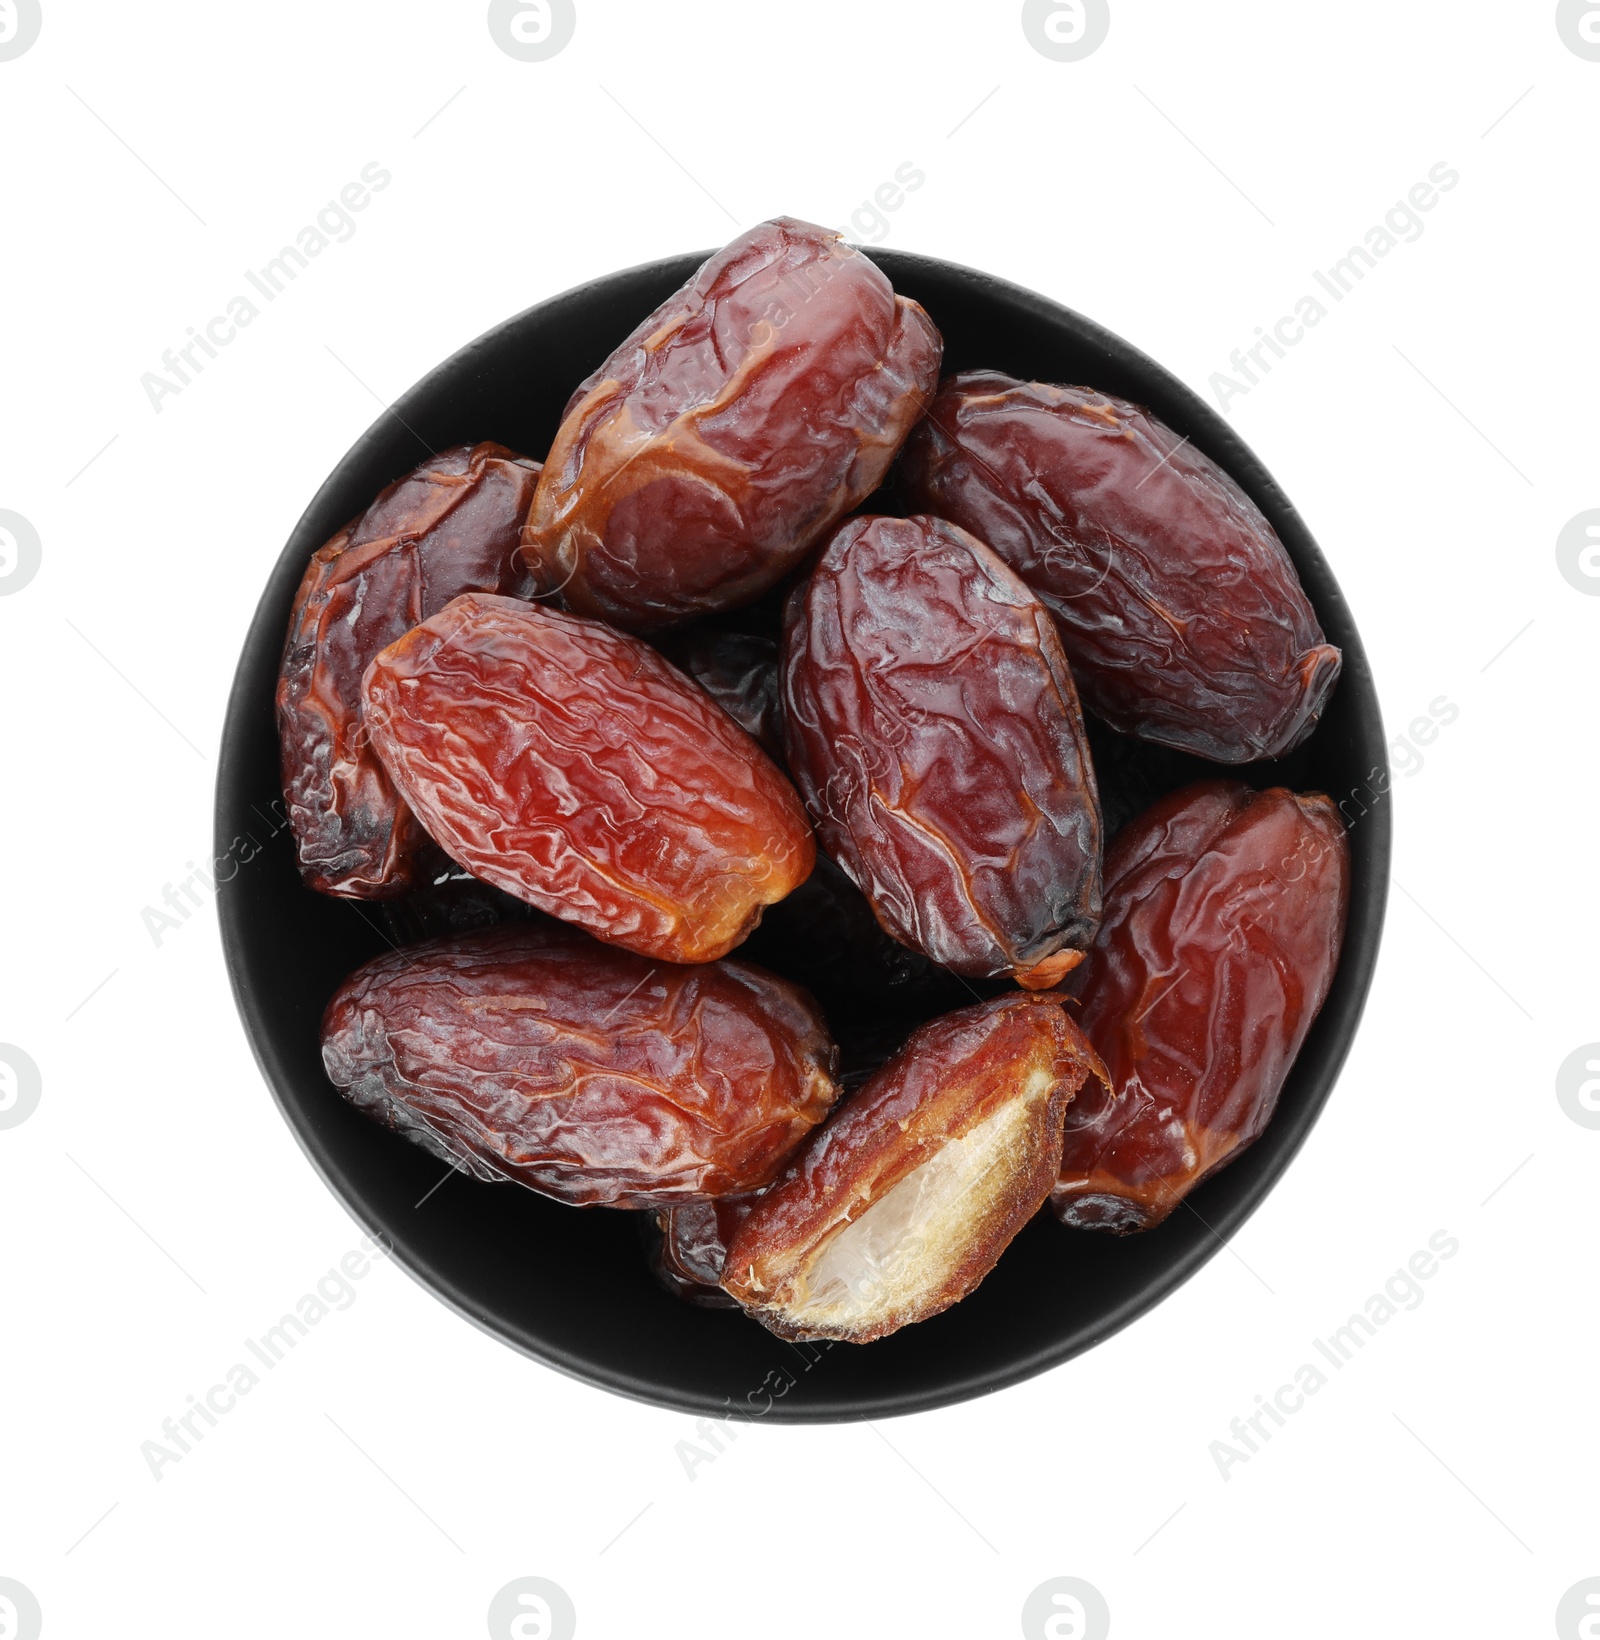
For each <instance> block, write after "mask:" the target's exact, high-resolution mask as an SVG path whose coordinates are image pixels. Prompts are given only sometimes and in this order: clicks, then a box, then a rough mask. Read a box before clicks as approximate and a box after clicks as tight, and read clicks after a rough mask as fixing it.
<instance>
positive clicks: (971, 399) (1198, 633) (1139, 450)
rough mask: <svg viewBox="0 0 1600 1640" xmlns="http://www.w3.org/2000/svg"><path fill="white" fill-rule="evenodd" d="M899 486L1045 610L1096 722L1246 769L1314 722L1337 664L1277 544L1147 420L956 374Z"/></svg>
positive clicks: (1081, 392) (1061, 393)
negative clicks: (956, 527)
mask: <svg viewBox="0 0 1600 1640" xmlns="http://www.w3.org/2000/svg"><path fill="white" fill-rule="evenodd" d="M899 477H900V481H901V483H902V485H903V487H904V490H905V492H906V493H907V494H908V495H909V496H910V498H911V499H912V501H913V502H914V504H915V505H916V506H917V507H918V508H921V509H925V510H926V511H929V512H934V513H938V514H939V515H940V516H941V517H943V518H949V519H952V520H954V522H956V523H958V524H960V525H962V526H963V527H964V528H966V529H969V530H971V531H972V532H973V534H975V535H976V536H978V537H979V539H980V540H982V541H985V542H986V543H987V544H988V545H989V546H991V547H992V548H993V549H994V550H995V551H996V552H997V553H999V555H1000V556H1001V557H1002V558H1003V559H1005V561H1006V562H1007V563H1008V564H1010V565H1011V567H1012V568H1013V569H1014V570H1015V571H1016V572H1017V573H1018V574H1019V575H1020V576H1021V577H1022V578H1023V580H1024V581H1026V582H1027V583H1028V585H1029V586H1031V587H1032V588H1033V589H1034V591H1036V592H1037V593H1038V594H1039V596H1040V597H1041V598H1043V599H1044V601H1045V602H1046V603H1047V604H1048V605H1049V606H1050V609H1051V611H1052V612H1053V613H1054V615H1055V617H1056V619H1057V621H1059V622H1060V625H1061V639H1062V642H1063V643H1064V644H1065V646H1066V651H1067V657H1068V659H1069V660H1070V661H1071V662H1072V667H1073V672H1074V675H1075V676H1076V678H1077V680H1078V685H1079V687H1080V688H1081V689H1082V691H1083V699H1084V703H1085V705H1086V706H1088V708H1089V709H1090V711H1092V712H1095V713H1097V714H1098V715H1099V716H1100V717H1103V718H1104V719H1105V720H1106V722H1107V723H1109V724H1110V725H1111V726H1112V727H1113V728H1114V729H1118V730H1121V731H1122V732H1123V733H1124V734H1129V735H1137V736H1139V737H1140V738H1141V739H1144V740H1153V741H1158V742H1160V743H1161V744H1162V745H1165V746H1174V747H1177V748H1178V749H1179V750H1181V751H1187V752H1193V753H1195V754H1197V755H1198V756H1200V757H1204V758H1207V759H1209V760H1210V761H1212V762H1214V763H1249V762H1253V761H1255V760H1257V759H1260V758H1272V757H1281V756H1282V755H1283V754H1284V753H1285V752H1287V751H1289V750H1291V749H1292V748H1293V747H1295V746H1297V745H1298V744H1299V743H1300V742H1301V741H1302V740H1304V739H1305V738H1306V736H1307V735H1309V734H1310V733H1311V731H1312V729H1313V728H1315V726H1316V723H1317V718H1318V715H1319V714H1320V713H1321V711H1322V709H1323V707H1324V706H1325V705H1326V703H1327V701H1328V698H1329V696H1330V695H1331V694H1332V692H1333V687H1334V684H1335V683H1336V682H1337V681H1338V677H1339V669H1340V664H1341V662H1340V655H1339V651H1338V650H1337V649H1335V648H1333V647H1332V646H1331V645H1330V644H1329V643H1328V642H1327V641H1326V639H1325V638H1324V637H1323V633H1322V628H1321V627H1320V626H1319V625H1318V624H1317V618H1316V615H1315V614H1314V613H1313V612H1312V608H1311V605H1310V603H1309V601H1308V600H1307V598H1306V595H1305V592H1304V591H1303V589H1302V588H1301V586H1300V582H1299V578H1298V577H1297V576H1296V574H1295V570H1294V565H1293V564H1292V563H1291V562H1290V560H1289V555H1288V553H1287V552H1286V551H1285V550H1284V547H1283V543H1282V542H1281V541H1280V540H1279V539H1278V537H1277V535H1276V534H1275V533H1274V531H1273V529H1272V526H1271V525H1270V524H1269V523H1268V522H1267V520H1266V519H1265V518H1264V517H1263V516H1262V515H1261V513H1260V511H1259V510H1258V509H1257V507H1256V505H1255V503H1254V502H1252V501H1251V500H1250V498H1249V497H1248V496H1247V495H1246V494H1245V493H1244V491H1243V490H1241V489H1240V488H1239V486H1238V485H1237V484H1236V483H1234V481H1233V480H1232V479H1231V478H1229V477H1228V475H1227V474H1226V473H1224V472H1223V471H1222V469H1221V468H1220V467H1218V466H1217V464H1216V463H1215V462H1213V461H1212V460H1211V459H1210V458H1209V457H1207V456H1204V455H1202V454H1201V453H1200V451H1198V450H1197V449H1196V448H1195V447H1194V445H1192V444H1190V443H1187V442H1185V441H1183V440H1181V439H1179V437H1178V436H1177V434H1176V433H1174V432H1173V431H1172V429H1171V428H1169V427H1167V426H1165V425H1163V424H1162V423H1161V422H1159V421H1157V420H1156V418H1155V417H1154V416H1152V415H1151V414H1150V413H1149V411H1147V410H1143V409H1140V408H1139V406H1137V405H1134V404H1129V403H1127V402H1126V401H1125V400H1122V399H1114V398H1109V397H1107V396H1106V395H1105V394H1103V393H1096V392H1094V391H1093V390H1091V389H1089V388H1084V387H1052V386H1048V385H1046V384H1045V383H1042V382H1022V381H1017V380H1016V379H1015V378H1013V377H1011V376H1005V375H1001V374H1000V373H999V372H997V371H989V370H979V371H971V372H968V373H967V374H964V375H959V376H953V377H951V378H949V379H948V380H947V381H946V382H945V383H944V384H943V386H942V387H941V388H940V390H939V395H938V397H937V398H936V399H935V400H934V403H933V406H932V408H931V409H930V411H929V413H928V417H927V420H926V421H924V422H923V424H922V425H921V426H920V427H919V428H918V429H917V432H916V434H915V435H914V436H913V438H912V439H911V442H910V443H909V445H908V446H907V449H906V456H905V460H904V462H903V463H902V466H901V472H900V475H899Z"/></svg>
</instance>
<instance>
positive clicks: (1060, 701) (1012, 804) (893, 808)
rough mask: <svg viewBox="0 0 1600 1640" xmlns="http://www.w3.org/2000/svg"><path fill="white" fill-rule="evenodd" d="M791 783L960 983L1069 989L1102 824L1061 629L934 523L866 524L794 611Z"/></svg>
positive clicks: (842, 540) (838, 849)
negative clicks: (1065, 978) (977, 979)
mask: <svg viewBox="0 0 1600 1640" xmlns="http://www.w3.org/2000/svg"><path fill="white" fill-rule="evenodd" d="M783 668H784V717H785V733H786V737H787V741H786V743H787V746H788V751H789V767H790V770H791V771H792V773H793V775H794V777H795V780H796V782H797V783H798V785H799V786H800V789H801V791H802V793H803V794H804V796H805V799H806V803H807V806H808V807H809V809H810V811H811V813H812V816H813V818H814V819H815V820H816V823H817V829H818V833H819V836H820V839H821V842H822V846H823V848H824V849H825V850H826V852H827V853H828V854H829V855H831V856H832V858H833V859H834V860H836V861H837V862H838V863H839V864H840V865H841V866H842V867H843V868H844V869H845V871H846V872H847V873H848V874H849V875H850V877H851V878H852V879H853V880H854V881H855V882H856V883H857V884H858V885H859V887H860V888H861V891H862V892H863V893H864V894H865V895H866V897H867V899H868V901H869V902H870V903H871V905H872V908H873V910H874V912H875V913H876V914H877V916H878V919H879V921H880V922H881V923H882V924H883V926H884V928H885V929H887V930H888V932H889V933H890V934H891V935H893V936H894V938H895V939H897V940H899V941H900V942H901V943H902V944H904V945H907V946H910V947H911V948H912V949H913V950H916V951H920V952H923V953H924V954H925V955H927V956H928V957H931V958H932V959H933V960H934V961H935V962H938V963H941V964H943V965H944V966H945V967H947V968H950V969H952V970H954V971H955V972H956V973H958V974H968V975H982V976H998V975H1007V976H1014V977H1015V978H1017V979H1018V980H1019V981H1020V982H1021V983H1023V984H1025V985H1039V986H1047V985H1051V984H1054V983H1056V982H1057V981H1058V980H1059V979H1060V978H1061V976H1062V975H1063V974H1064V973H1065V972H1066V971H1067V970H1068V969H1069V968H1070V967H1071V966H1072V964H1073V963H1074V962H1075V961H1076V960H1077V958H1078V956H1079V955H1080V954H1081V952H1082V951H1083V950H1085V949H1086V948H1087V946H1088V943H1089V941H1090V940H1091V939H1092V938H1093V937H1094V931H1095V928H1096V926H1097V925H1098V922H1099V915H1100V847H1101V835H1100V810H1099V799H1098V796H1097V793H1096V790H1095V780H1094V770H1093V768H1092V766H1091V763H1090V759H1089V751H1088V742H1087V739H1086V737H1085V734H1084V727H1083V719H1082V715H1081V713H1080V711H1079V708H1078V698H1077V693H1076V691H1075V689H1074V687H1073V681H1072V675H1071V673H1070V671H1069V670H1068V668H1067V662H1066V658H1065V656H1064V655H1063V654H1062V650H1061V644H1060V641H1059V639H1058V638H1057V636H1056V631H1055V626H1054V624H1053V622H1052V621H1051V619H1050V616H1049V613H1048V612H1047V611H1046V609H1045V608H1044V606H1043V604H1041V603H1040V602H1039V600H1038V599H1037V598H1035V597H1034V595H1033V594H1032V593H1031V592H1030V591H1029V590H1028V589H1027V587H1026V586H1024V585H1023V583H1022V582H1021V581H1020V580H1019V579H1018V578H1017V576H1016V575H1015V574H1013V573H1012V571H1011V570H1010V569H1008V568H1007V567H1006V566H1005V565H1004V564H1003V563H1002V562H1001V561H1000V559H999V558H997V557H996V556H995V555H994V554H993V553H992V552H990V551H989V550H988V548H986V547H985V546H983V544H982V543H981V542H979V541H977V540H975V539H974V538H973V537H972V536H970V535H968V534H967V533H966V532H965V531H964V530H961V529H958V528H956V527H955V526H954V525H952V524H947V523H945V522H943V521H942V520H940V519H936V518H927V517H917V518H909V519H900V518H858V519H852V520H851V521H850V522H849V523H847V524H845V525H843V526H842V527H841V528H840V529H839V531H838V532H837V533H836V534H835V536H834V538H833V539H832V541H831V542H830V543H829V544H828V548H827V550H826V552H824V554H823V555H822V558H821V560H820V561H819V563H818V565H817V567H816V569H815V571H814V572H813V574H812V576H811V579H810V581H809V582H807V583H806V585H805V586H804V587H803V588H801V589H799V590H797V592H796V593H795V595H794V596H793V597H792V598H791V600H790V605H789V611H788V619H787V626H786V631H785V638H784V661H783Z"/></svg>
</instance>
